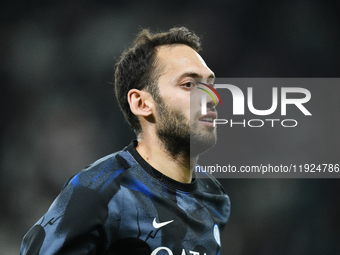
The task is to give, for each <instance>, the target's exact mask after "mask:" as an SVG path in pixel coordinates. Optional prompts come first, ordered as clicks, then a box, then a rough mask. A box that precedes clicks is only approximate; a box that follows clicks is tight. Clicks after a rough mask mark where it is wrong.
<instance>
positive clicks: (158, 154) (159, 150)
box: [136, 133, 197, 183]
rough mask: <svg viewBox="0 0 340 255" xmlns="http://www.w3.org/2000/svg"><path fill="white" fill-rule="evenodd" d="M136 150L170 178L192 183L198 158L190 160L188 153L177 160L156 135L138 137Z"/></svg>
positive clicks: (180, 155) (181, 154)
mask: <svg viewBox="0 0 340 255" xmlns="http://www.w3.org/2000/svg"><path fill="white" fill-rule="evenodd" d="M137 139H138V145H137V147H136V150H137V151H138V153H139V154H140V155H141V156H142V157H143V158H144V160H145V161H146V162H148V164H150V165H151V166H152V167H154V168H155V169H157V170H158V171H160V172H161V173H162V174H164V175H166V176H168V177H169V178H171V179H173V180H176V181H178V182H182V183H191V180H192V173H193V170H194V167H195V165H196V162H197V157H193V158H190V156H189V153H188V152H183V153H179V154H178V156H176V158H173V157H172V156H171V154H170V153H169V152H168V151H167V150H166V146H165V145H164V144H163V143H162V142H161V141H160V140H159V139H158V138H157V137H155V135H151V134H147V133H143V134H140V135H138V138H137Z"/></svg>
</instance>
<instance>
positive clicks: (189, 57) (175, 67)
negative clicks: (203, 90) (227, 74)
mask: <svg viewBox="0 0 340 255" xmlns="http://www.w3.org/2000/svg"><path fill="white" fill-rule="evenodd" d="M156 56H157V60H158V64H159V65H160V66H161V69H162V70H163V72H162V74H163V75H173V76H180V75H181V74H183V73H196V74H198V75H199V76H202V78H207V77H211V76H213V72H212V71H211V70H210V69H209V67H208V66H207V64H206V63H205V62H204V60H203V58H202V57H201V56H200V55H199V54H198V53H197V52H196V51H195V50H193V49H192V48H190V47H189V46H187V45H182V44H178V45H163V46H160V47H159V48H158V49H157V53H156Z"/></svg>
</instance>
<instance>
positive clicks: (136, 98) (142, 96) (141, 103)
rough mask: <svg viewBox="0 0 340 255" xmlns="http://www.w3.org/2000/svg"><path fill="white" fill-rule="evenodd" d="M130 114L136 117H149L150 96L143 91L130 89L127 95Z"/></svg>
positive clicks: (150, 109) (150, 107) (151, 105)
mask: <svg viewBox="0 0 340 255" xmlns="http://www.w3.org/2000/svg"><path fill="white" fill-rule="evenodd" d="M128 102H129V105H130V109H131V112H132V113H133V114H134V115H136V116H144V117H147V116H150V115H151V114H152V112H153V110H152V109H153V101H152V100H151V95H150V94H149V93H148V92H146V91H143V90H138V89H131V90H130V91H129V93H128Z"/></svg>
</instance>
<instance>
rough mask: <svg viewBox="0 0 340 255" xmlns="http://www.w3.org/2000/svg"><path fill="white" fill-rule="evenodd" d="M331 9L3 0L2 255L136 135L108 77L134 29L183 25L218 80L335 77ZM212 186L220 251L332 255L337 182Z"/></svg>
mask: <svg viewBox="0 0 340 255" xmlns="http://www.w3.org/2000/svg"><path fill="white" fill-rule="evenodd" d="M339 5H340V2H339V1H328V0H323V1H321V0H318V1H316V0H314V1H313V0H310V1H306V0H305V1H303V0H297V1H292V0H287V1H277V0H272V1H261V0H258V1H250V0H239V1H235V0H227V1H222V0H211V1H209V2H208V1H200V0H196V1H178V0H175V1H168V2H161V1H155V0H154V1H146V2H145V1H135V0H128V1H122V0H120V1H119V0H118V1H108V0H99V1H98V0H97V1H94V0H82V1H80V0H73V1H72V0H71V1H63V0H59V1H53V0H52V1H42V0H41V1H39V0H12V1H8V0H2V1H0V83H1V86H0V104H1V110H0V118H1V144H0V145H1V147H0V150H1V154H0V157H1V161H0V206H1V210H0V254H9V255H12V254H13V255H14V254H19V250H20V242H21V239H22V237H23V235H24V234H25V233H26V232H27V231H28V229H29V228H30V227H31V226H32V225H33V224H34V223H35V222H36V221H38V219H39V218H40V217H41V216H42V215H43V214H44V212H45V211H46V210H47V209H48V207H49V205H50V204H51V202H52V201H53V199H54V198H55V197H56V196H57V195H58V193H59V191H60V189H61V187H62V185H63V184H64V182H65V181H66V180H67V179H68V178H69V177H70V176H71V175H73V174H75V173H77V172H78V171H80V170H81V169H82V168H84V167H85V166H86V165H88V164H90V163H92V162H93V161H95V160H96V159H98V158H99V157H101V156H104V155H107V154H109V153H112V152H114V151H117V150H120V149H121V148H123V147H124V146H125V145H127V144H128V143H129V142H130V141H131V139H133V138H134V134H133V132H132V131H131V130H130V129H129V127H128V125H127V124H126V122H125V121H124V120H123V117H122V114H121V112H120V110H119V108H118V106H117V103H116V100H115V98H114V90H113V86H112V85H111V84H110V83H109V82H111V81H112V77H113V70H114V64H115V62H116V60H117V59H118V58H119V56H120V54H121V52H122V51H123V50H124V49H126V48H127V47H128V46H129V45H130V43H131V41H132V40H133V38H134V36H135V35H136V34H137V33H138V31H140V29H141V28H151V29H152V30H153V31H162V30H168V29H169V28H171V27H173V26H179V25H184V26H188V27H189V28H190V29H192V30H194V31H195V32H196V33H197V34H198V35H199V36H201V37H202V38H203V51H202V52H201V55H202V57H203V58H204V59H205V61H206V62H207V64H208V65H209V67H210V68H211V69H212V70H213V71H214V72H215V73H216V75H217V76H218V77H339V76H340V65H339V59H340V50H339V45H340V44H339V42H340V27H339V24H340V15H339V10H340V8H339V7H340V6H339ZM325 101H327V98H325ZM336 117H337V116H333V118H336ZM323 132H324V133H325V134H327V133H328V131H327V130H324V131H323ZM329 135H332V137H334V136H336V137H338V136H337V135H338V134H337V132H332V133H331V134H329ZM332 137H331V138H332ZM328 138H329V137H328ZM263 139H266V137H263ZM286 139H287V138H286V137H281V138H280V137H277V140H276V143H277V145H278V146H280V144H281V143H284V142H287V140H286ZM292 139H295V138H292ZM305 139H306V138H305ZM307 139H308V137H307ZM337 145H338V144H337ZM316 146H317V145H316ZM244 147H245V148H246V149H247V151H248V153H249V151H250V150H252V149H253V150H256V148H255V147H254V148H251V147H249V146H248V145H247V144H244ZM229 149H232V145H230V148H229ZM300 149H301V148H300ZM337 149H338V147H337V146H334V144H333V145H332V146H329V151H330V152H332V153H334V152H336V151H337ZM292 150H294V147H292ZM231 151H232V150H231ZM295 153H296V154H297V155H298V154H299V153H301V150H297V149H296V151H295ZM229 154H230V155H228V156H229V157H232V158H241V157H242V155H241V154H235V155H233V154H232V153H229ZM264 157H265V155H264ZM277 157H278V159H279V158H280V156H279V155H278V156H277ZM326 163H331V162H326ZM332 163H339V162H332ZM221 182H222V184H223V185H224V187H225V189H226V191H227V193H228V194H229V196H230V198H231V202H232V212H231V217H230V221H229V223H228V225H227V227H226V231H225V233H224V235H223V240H222V244H223V249H222V254H223V255H224V254H230V255H252V254H253V255H272V254H275V255H280V254H289V255H290V254H299V255H304V254H309V255H310V254H332V255H333V254H340V248H339V247H340V246H339V241H340V238H339V237H340V233H339V232H340V220H339V215H340V193H339V191H340V181H339V179H221Z"/></svg>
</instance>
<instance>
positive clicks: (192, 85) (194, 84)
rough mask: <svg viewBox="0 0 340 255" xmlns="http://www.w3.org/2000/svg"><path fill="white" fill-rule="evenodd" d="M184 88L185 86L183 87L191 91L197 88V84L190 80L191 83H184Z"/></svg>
mask: <svg viewBox="0 0 340 255" xmlns="http://www.w3.org/2000/svg"><path fill="white" fill-rule="evenodd" d="M182 86H183V87H186V88H188V89H191V88H194V87H196V82H195V81H193V80H190V81H189V82H187V83H184V84H183V85H182Z"/></svg>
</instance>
